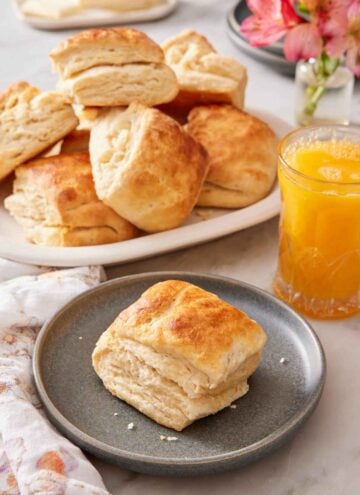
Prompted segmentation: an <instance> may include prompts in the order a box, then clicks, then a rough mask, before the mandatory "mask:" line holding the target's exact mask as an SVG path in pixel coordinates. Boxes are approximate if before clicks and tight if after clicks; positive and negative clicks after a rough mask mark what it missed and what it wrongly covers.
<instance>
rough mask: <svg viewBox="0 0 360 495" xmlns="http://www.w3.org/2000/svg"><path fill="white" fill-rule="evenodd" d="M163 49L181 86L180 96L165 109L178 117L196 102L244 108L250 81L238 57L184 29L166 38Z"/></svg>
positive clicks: (203, 37) (197, 103)
mask: <svg viewBox="0 0 360 495" xmlns="http://www.w3.org/2000/svg"><path fill="white" fill-rule="evenodd" d="M162 48H163V50H164V53H165V60H166V63H167V64H168V65H169V66H170V67H171V68H172V69H173V70H174V72H175V74H176V77H177V79H178V83H179V88H180V91H179V94H178V96H177V97H176V99H175V100H174V101H173V102H171V103H169V104H168V105H166V106H165V108H164V110H165V111H169V112H170V113H172V114H174V115H175V116H176V114H179V113H181V112H183V113H187V112H188V111H189V110H190V109H191V108H192V107H194V106H196V105H202V104H207V103H217V102H225V103H232V104H233V105H235V106H236V107H238V108H242V107H243V105H244V95H245V88H246V83H247V72H246V69H245V67H244V66H243V65H242V64H240V62H238V61H237V60H235V59H233V58H230V57H224V56H223V55H220V54H219V53H217V52H216V50H215V49H214V48H213V46H212V45H211V44H210V43H209V41H208V40H207V39H206V38H205V36H202V35H201V34H199V33H197V32H195V31H184V32H183V33H181V34H179V35H177V36H175V37H174V38H171V39H169V40H167V41H165V42H164V43H163V45H162Z"/></svg>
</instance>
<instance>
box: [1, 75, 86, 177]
mask: <svg viewBox="0 0 360 495" xmlns="http://www.w3.org/2000/svg"><path fill="white" fill-rule="evenodd" d="M77 125H78V119H77V118H76V116H75V114H74V111H73V109H72V106H71V104H70V101H69V99H68V97H66V96H64V95H63V94H62V93H58V92H55V91H48V92H44V93H40V91H39V90H38V89H37V88H35V87H34V86H31V85H30V84H28V83H26V82H18V83H16V84H13V85H11V86H9V87H8V88H7V89H6V90H5V91H3V92H2V93H0V129H1V131H0V180H1V179H2V178H4V177H6V176H7V175H8V174H10V173H11V172H12V171H13V170H14V169H15V167H17V166H18V165H20V164H22V163H24V162H25V161H27V160H29V159H30V158H33V157H34V156H36V155H38V154H39V153H41V152H43V151H44V150H46V149H47V148H49V147H51V146H52V145H53V144H55V143H56V142H57V141H59V140H60V139H61V138H62V137H64V136H65V135H66V134H68V133H69V132H70V131H72V130H73V129H75V127H76V126H77Z"/></svg>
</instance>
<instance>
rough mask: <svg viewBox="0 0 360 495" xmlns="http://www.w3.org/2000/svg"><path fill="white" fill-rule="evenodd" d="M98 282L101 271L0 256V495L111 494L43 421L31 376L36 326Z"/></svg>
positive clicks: (72, 448)
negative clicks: (25, 262) (46, 265)
mask: <svg viewBox="0 0 360 495" xmlns="http://www.w3.org/2000/svg"><path fill="white" fill-rule="evenodd" d="M14 277H15V278H14ZM103 279H104V272H103V270H102V268H100V267H81V268H72V269H64V270H56V269H49V268H41V267H34V266H29V265H23V264H20V263H14V262H10V261H7V260H2V259H0V495H20V494H21V495H85V494H86V495H109V492H108V491H107V490H106V488H105V486H104V484H103V482H102V479H101V477H100V475H99V473H98V472H97V471H96V470H95V468H94V467H93V466H92V465H91V464H90V462H89V461H88V460H87V459H86V457H85V456H84V455H83V454H82V452H81V451H80V449H78V448H77V447H75V446H74V445H73V444H72V443H71V442H69V441H68V440H67V439H65V438H64V437H62V436H61V435H60V434H59V433H58V432H57V431H56V430H55V429H54V428H53V426H52V425H51V424H50V423H49V421H48V420H47V419H46V417H45V415H44V412H43V410H42V407H41V405H40V402H39V399H38V397H37V394H36V392H35V389H34V384H33V378H32V371H31V370H32V368H31V357H32V352H33V347H34V343H35V340H36V336H37V333H38V331H39V330H40V328H41V326H42V324H43V323H44V322H45V321H46V320H47V319H48V318H49V317H51V316H52V315H53V314H54V313H55V312H56V311H57V310H58V309H59V308H60V307H61V306H63V305H64V304H65V303H66V302H68V301H69V300H71V299H72V298H74V297H75V296H77V295H78V294H80V293H81V292H83V291H85V290H87V289H90V288H92V287H95V286H96V285H98V284H99V283H100V282H101V281H102V280H103Z"/></svg>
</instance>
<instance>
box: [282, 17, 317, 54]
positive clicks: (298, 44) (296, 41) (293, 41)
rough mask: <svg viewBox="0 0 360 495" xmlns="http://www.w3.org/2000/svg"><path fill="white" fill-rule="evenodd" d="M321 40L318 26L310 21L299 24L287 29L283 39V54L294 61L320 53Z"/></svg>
mask: <svg viewBox="0 0 360 495" xmlns="http://www.w3.org/2000/svg"><path fill="white" fill-rule="evenodd" d="M322 49H323V42H322V39H321V36H320V34H319V30H318V28H317V27H316V26H315V25H313V24H310V23H306V24H305V23H303V24H299V25H298V26H296V27H294V28H293V29H292V30H291V31H289V32H288V33H287V35H286V37H285V40H284V54H285V57H286V58H287V59H288V60H291V61H292V62H296V61H298V60H307V59H309V58H312V57H317V56H318V55H320V53H321V52H322Z"/></svg>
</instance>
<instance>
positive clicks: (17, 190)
mask: <svg viewBox="0 0 360 495" xmlns="http://www.w3.org/2000/svg"><path fill="white" fill-rule="evenodd" d="M15 176H16V178H15V181H14V190H13V191H14V192H13V194H12V195H11V196H9V197H7V198H6V199H5V201H4V205H5V208H7V209H8V210H9V212H10V213H11V215H12V216H13V217H14V218H15V220H16V221H17V222H18V223H19V224H20V225H22V226H23V227H24V229H25V233H26V237H27V239H28V240H30V241H31V242H34V243H35V244H41V245H44V246H90V245H95V244H107V243H111V242H118V241H123V240H126V239H132V238H133V237H135V236H136V235H137V234H138V230H137V229H136V227H134V226H133V225H131V224H130V223H129V222H127V221H126V220H124V219H123V218H121V217H120V216H119V215H117V214H116V213H115V212H114V211H113V210H112V209H111V208H109V207H108V206H106V205H104V204H103V203H102V202H101V201H100V200H99V199H98V197H97V196H96V193H95V188H94V183H93V178H92V175H91V167H90V161H89V155H88V153H69V154H63V155H57V156H51V157H47V158H40V159H37V160H33V161H32V162H29V163H27V164H26V165H22V166H20V167H18V168H17V169H16V171H15Z"/></svg>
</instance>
